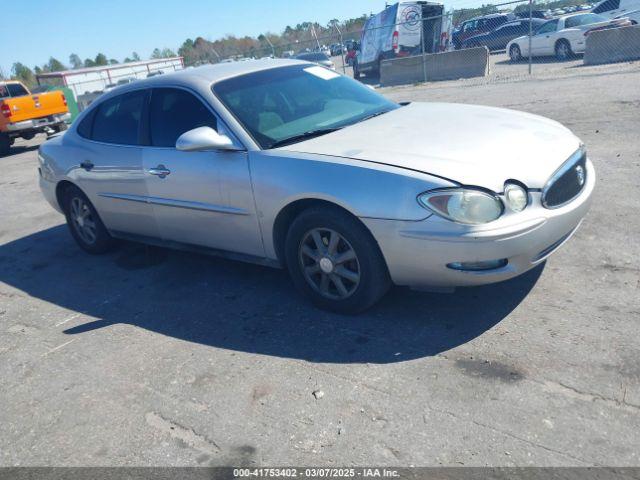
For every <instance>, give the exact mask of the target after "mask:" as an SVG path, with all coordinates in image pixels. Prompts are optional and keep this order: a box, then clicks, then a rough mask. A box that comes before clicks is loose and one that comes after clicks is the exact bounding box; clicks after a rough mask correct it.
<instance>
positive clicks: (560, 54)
mask: <svg viewBox="0 0 640 480" xmlns="http://www.w3.org/2000/svg"><path fill="white" fill-rule="evenodd" d="M555 51H556V58H557V59H558V60H560V61H561V62H565V61H567V60H569V59H570V58H571V57H573V51H572V50H571V44H570V43H569V42H568V41H567V40H564V39H562V40H558V41H557V42H556V48H555Z"/></svg>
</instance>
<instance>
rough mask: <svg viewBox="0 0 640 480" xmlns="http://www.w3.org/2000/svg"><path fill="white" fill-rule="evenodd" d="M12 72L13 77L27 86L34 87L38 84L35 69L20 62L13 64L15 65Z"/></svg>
mask: <svg viewBox="0 0 640 480" xmlns="http://www.w3.org/2000/svg"><path fill="white" fill-rule="evenodd" d="M11 74H12V77H13V78H15V79H16V80H19V81H21V82H22V83H24V84H25V85H26V86H27V87H32V86H34V85H35V84H36V77H35V75H34V74H33V71H32V70H31V69H30V68H29V67H27V66H26V65H24V64H22V63H20V62H16V63H14V64H13V67H11Z"/></svg>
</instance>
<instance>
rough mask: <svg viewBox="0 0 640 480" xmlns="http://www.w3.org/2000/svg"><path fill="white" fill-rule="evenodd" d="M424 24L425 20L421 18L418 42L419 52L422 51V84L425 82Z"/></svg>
mask: <svg viewBox="0 0 640 480" xmlns="http://www.w3.org/2000/svg"><path fill="white" fill-rule="evenodd" d="M424 22H425V19H424V18H422V17H421V22H420V25H422V28H420V39H421V40H422V41H421V42H420V50H421V51H422V78H423V80H424V82H426V81H427V56H426V54H425V48H424V43H425V41H426V38H424Z"/></svg>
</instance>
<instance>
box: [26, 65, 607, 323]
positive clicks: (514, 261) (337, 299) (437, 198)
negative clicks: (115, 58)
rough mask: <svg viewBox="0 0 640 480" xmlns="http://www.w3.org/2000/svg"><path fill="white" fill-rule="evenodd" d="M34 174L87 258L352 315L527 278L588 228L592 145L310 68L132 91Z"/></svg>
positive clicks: (558, 128)
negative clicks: (184, 260) (154, 261)
mask: <svg viewBox="0 0 640 480" xmlns="http://www.w3.org/2000/svg"><path fill="white" fill-rule="evenodd" d="M39 162H40V165H39V171H40V185H41V188H42V192H43V193H44V196H45V197H46V199H47V200H48V201H49V202H50V203H51V205H52V206H53V207H54V208H55V209H57V210H59V211H60V212H61V213H63V214H64V215H65V216H66V220H67V223H68V225H69V228H70V232H71V235H73V237H74V238H75V240H76V241H77V243H78V244H79V245H80V247H81V248H83V249H84V250H86V251H87V252H89V253H95V254H97V253H103V252H106V251H107V250H109V249H110V248H111V247H112V246H113V245H114V239H117V238H123V239H129V240H135V241H141V242H146V243H152V244H160V245H165V246H171V247H176V248H188V249H193V250H196V251H199V252H205V253H211V254H216V255H225V256H228V257H231V258H236V259H240V260H248V261H251V262H257V263H260V264H264V265H270V266H277V267H285V268H287V269H288V270H289V272H290V274H291V277H292V278H293V281H294V283H295V285H296V286H297V287H298V288H299V290H300V291H301V292H302V293H303V294H305V295H306V296H307V297H309V298H310V299H311V300H312V301H313V302H314V303H315V304H317V305H319V306H320V307H323V308H327V309H331V310H334V311H339V312H348V313H350V312H357V311H360V310H363V309H365V308H367V307H369V306H371V305H372V304H374V303H375V302H376V301H377V300H378V299H380V298H381V297H382V296H383V295H384V293H385V292H386V291H387V290H388V288H389V287H390V285H391V284H392V283H395V284H397V285H406V286H410V287H415V288H427V289H428V288H434V287H437V288H443V287H444V288H447V289H450V288H452V287H456V286H465V285H480V284H485V283H490V282H498V281H502V280H506V279H509V278H512V277H514V276H516V275H520V274H522V273H523V272H525V271H527V270H529V269H531V268H532V267H534V266H535V265H538V264H539V263H541V262H543V261H544V260H545V259H546V258H547V257H549V255H551V254H552V253H553V252H554V251H555V250H556V249H558V248H559V247H560V246H561V245H562V244H563V243H565V242H566V241H567V240H568V239H569V237H571V235H572V234H573V233H574V232H575V231H576V229H577V228H578V226H579V225H580V222H581V221H582V219H583V217H584V216H585V214H586V213H587V210H588V206H589V201H590V197H591V194H592V192H593V189H594V184H595V173H594V169H593V165H592V164H591V162H590V161H589V160H588V159H587V155H586V153H585V148H584V146H583V145H582V144H581V142H580V140H579V139H578V138H577V137H576V136H575V135H573V134H572V133H571V132H570V131H569V130H567V129H566V128H565V127H563V126H562V125H560V124H559V123H556V122H554V121H552V120H548V119H546V118H542V117H538V116H534V115H530V114H527V113H521V112H516V111H510V110H503V109H498V108H489V107H481V106H473V105H457V104H445V103H411V104H396V103H394V102H391V101H389V100H387V99H386V98H385V97H383V96H381V95H379V94H378V93H376V92H375V91H373V90H372V89H370V88H367V87H366V86H363V85H362V84H360V83H359V82H356V81H354V80H352V79H350V78H347V77H345V76H343V75H340V74H339V73H336V72H334V71H332V70H329V69H326V68H324V67H321V66H318V65H314V64H310V63H307V62H302V61H297V60H264V61H252V62H236V63H227V64H221V65H215V66H207V67H200V68H196V69H191V70H188V71H183V72H177V73H173V74H167V75H161V76H158V77H153V78H150V79H147V80H141V81H138V82H135V83H132V84H130V85H126V86H123V87H119V88H117V89H115V90H113V91H112V92H110V93H108V94H105V95H103V96H102V97H101V98H100V99H99V100H98V101H96V102H95V103H94V104H92V105H91V107H89V108H88V109H87V110H86V111H85V112H83V114H82V115H81V116H80V117H79V118H78V119H77V120H76V122H75V123H74V125H73V127H71V128H70V129H69V130H68V131H67V132H66V133H65V134H64V135H61V136H58V137H57V138H54V139H51V140H50V141H48V142H46V143H45V144H44V145H43V146H42V147H41V148H40V151H39Z"/></svg>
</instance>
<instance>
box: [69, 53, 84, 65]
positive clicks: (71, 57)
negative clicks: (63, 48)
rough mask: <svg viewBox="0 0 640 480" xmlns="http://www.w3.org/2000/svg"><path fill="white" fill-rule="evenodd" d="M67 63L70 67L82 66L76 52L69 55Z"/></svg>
mask: <svg viewBox="0 0 640 480" xmlns="http://www.w3.org/2000/svg"><path fill="white" fill-rule="evenodd" d="M69 63H70V64H71V68H82V59H81V58H80V57H79V56H78V54H77V53H72V54H71V55H69Z"/></svg>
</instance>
